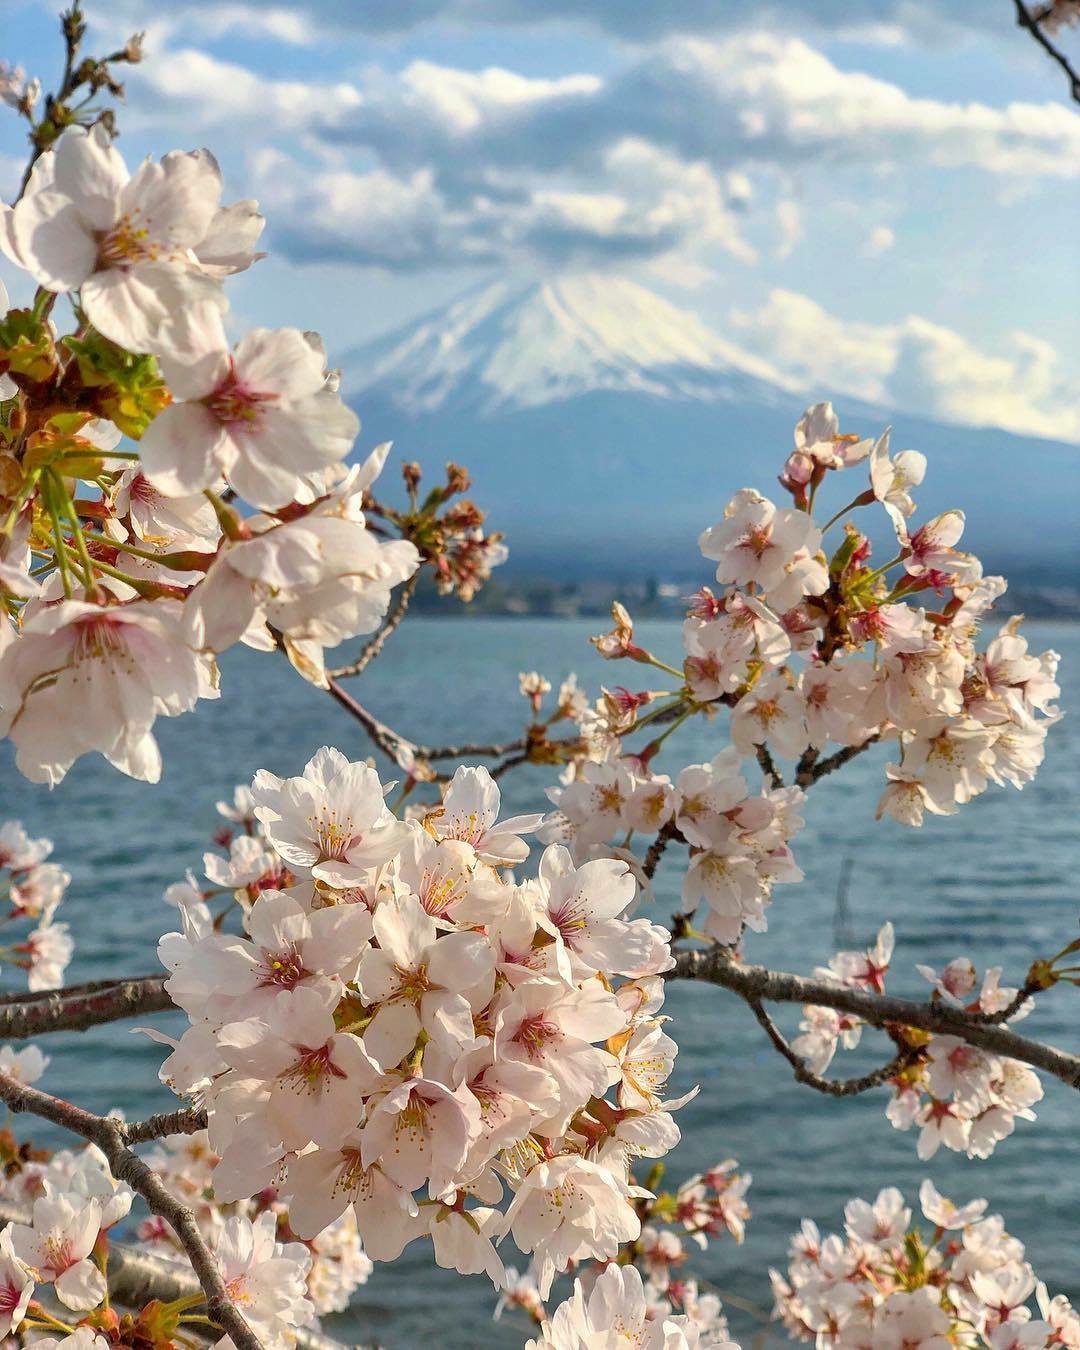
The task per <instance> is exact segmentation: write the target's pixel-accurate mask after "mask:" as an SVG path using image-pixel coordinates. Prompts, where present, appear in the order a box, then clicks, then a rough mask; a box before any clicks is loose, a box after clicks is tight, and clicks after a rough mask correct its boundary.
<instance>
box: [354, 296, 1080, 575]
mask: <svg viewBox="0 0 1080 1350" xmlns="http://www.w3.org/2000/svg"><path fill="white" fill-rule="evenodd" d="M342 365H343V367H344V371H345V377H344V378H345V392H346V395H347V396H348V398H349V401H350V402H351V403H352V405H353V406H354V407H355V409H356V411H357V412H358V413H359V414H360V416H361V419H362V421H363V438H362V441H361V445H362V446H365V447H370V446H371V445H373V444H375V443H377V442H378V441H382V440H393V441H395V443H396V446H395V449H396V453H398V454H400V455H401V456H402V457H403V458H405V459H410V460H413V459H415V460H418V461H419V462H420V463H421V464H422V465H423V466H424V469H425V472H430V473H432V474H434V475H438V476H441V474H442V472H443V466H444V465H445V464H446V462H447V460H451V459H452V460H454V461H455V462H456V463H459V464H464V465H466V466H467V467H468V468H469V470H470V472H471V473H472V476H473V481H474V483H475V484H476V488H475V495H476V499H477V501H479V502H481V503H482V504H483V505H484V506H485V507H489V508H490V509H491V512H492V522H493V525H494V526H495V527H496V528H500V529H504V530H506V531H507V534H508V536H509V539H510V542H511V559H512V566H515V567H522V568H524V569H525V570H528V569H529V568H532V569H534V570H535V571H538V572H539V571H543V572H545V573H549V574H551V573H553V572H557V571H559V570H560V569H561V570H562V572H564V573H565V574H566V575H570V576H575V577H577V576H580V575H584V574H586V573H587V572H589V571H592V572H594V573H596V574H606V575H609V576H610V575H615V574H616V572H620V573H626V574H630V573H637V574H640V573H641V570H642V569H646V568H651V569H653V570H654V571H655V572H656V573H670V572H671V571H672V570H673V568H675V567H676V565H677V560H680V559H681V560H682V562H683V565H687V566H690V565H692V564H693V561H694V559H695V558H696V557H697V550H696V548H695V546H694V540H696V538H697V536H698V534H699V533H700V531H701V530H702V529H703V528H704V527H705V526H706V525H710V524H712V523H713V521H714V520H716V519H717V518H718V517H719V515H720V513H721V512H722V510H723V505H724V503H725V501H726V500H727V499H728V497H730V495H731V494H732V493H733V492H734V491H736V490H737V489H738V488H740V487H744V486H751V487H756V488H758V489H759V490H760V491H763V492H765V493H767V494H778V493H779V492H780V489H779V488H778V487H777V484H776V475H777V473H778V472H779V470H780V467H781V466H782V464H783V462H784V459H785V458H786V456H787V454H788V452H789V451H790V449H791V445H792V428H793V427H794V425H795V422H796V420H797V419H798V417H799V415H800V413H801V412H802V410H803V409H804V408H805V407H806V405H807V403H808V402H811V401H814V400H816V399H821V398H830V397H832V398H833V402H834V403H835V405H836V408H837V411H838V412H839V414H840V417H841V424H842V426H843V427H844V428H845V429H846V430H850V431H855V432H858V433H859V434H860V435H864V436H865V435H877V434H879V433H880V431H881V430H882V428H883V427H885V426H887V425H889V424H890V423H891V424H892V427H893V442H892V443H893V445H894V446H895V447H896V448H897V449H904V448H907V447H911V448H913V449H918V450H921V451H923V452H925V453H926V454H927V456H928V457H929V461H930V467H929V471H928V473H927V478H926V482H925V483H924V484H923V485H922V487H921V488H920V489H919V492H918V493H917V498H918V501H919V506H920V513H921V518H923V519H925V518H926V517H927V516H928V515H932V514H934V513H936V512H938V511H943V510H946V509H948V508H950V507H956V506H962V507H964V508H965V510H966V511H967V530H966V532H965V544H966V545H967V546H969V547H971V548H973V549H975V550H976V551H978V552H981V553H982V554H983V556H984V559H985V561H986V562H987V564H988V567H989V568H990V570H994V569H1007V568H1009V567H1012V566H1015V565H1016V563H1017V562H1018V561H1019V562H1021V563H1026V561H1028V560H1031V559H1039V560H1041V561H1042V562H1044V563H1047V564H1051V563H1052V565H1053V566H1055V567H1064V568H1065V570H1066V572H1067V573H1068V575H1069V576H1070V577H1075V576H1076V574H1077V566H1078V561H1080V559H1078V552H1080V550H1078V547H1077V543H1076V537H1077V536H1076V529H1075V519H1074V516H1075V507H1074V505H1073V501H1072V498H1071V496H1070V495H1069V494H1068V493H1058V494H1050V495H1049V496H1048V494H1047V492H1046V485H1047V484H1048V483H1055V482H1069V481H1072V479H1073V478H1074V477H1075V469H1076V463H1077V448H1076V446H1074V445H1063V444H1060V443H1059V442H1055V441H1047V440H1038V439H1036V438H1033V437H1020V436H1015V435H1012V434H1010V433H1009V432H1005V431H999V430H996V429H994V428H985V427H984V428H973V427H962V426H957V425H955V424H948V425H946V424H943V423H941V422H937V421H935V420H933V419H931V418H927V417H922V416H919V415H917V414H912V413H910V412H905V411H901V410H888V409H884V408H878V407H872V406H869V405H867V404H865V403H861V402H860V401H859V400H857V399H854V398H850V397H846V396H843V395H837V394H835V392H834V391H830V390H827V389H815V390H813V391H806V390H799V389H794V388H792V387H790V386H789V385H786V384H785V382H784V381H783V379H782V378H781V377H780V376H779V375H778V374H777V372H776V371H774V370H773V369H772V368H771V367H770V366H769V365H768V364H767V363H766V362H764V361H762V360H760V359H758V358H756V357H754V356H752V355H751V354H749V353H747V352H745V351H743V350H741V349H740V348H739V347H737V346H735V345H734V344H733V343H730V342H728V341H726V340H725V339H724V338H722V337H721V336H720V335H719V334H718V333H716V332H715V331H714V330H713V329H711V328H710V327H709V326H708V325H707V324H705V323H704V322H702V320H701V319H700V318H698V317H697V316H696V315H695V314H692V313H689V312H687V311H685V310H682V309H679V308H678V307H677V306H675V305H672V304H670V303H669V302H668V301H667V300H664V299H663V298H661V297H660V296H658V295H655V294H653V293H652V292H651V291H648V290H646V289H645V288H644V287H642V286H638V285H635V284H634V283H633V282H630V281H625V280H621V279H618V278H613V277H611V276H607V275H604V276H575V277H568V278H560V279H558V280H553V281H549V282H544V283H541V284H537V285H520V284H513V283H510V282H503V281H499V282H494V283H490V284H487V285H483V286H480V287H477V288H475V289H474V290H472V291H470V292H468V293H467V294H465V295H464V296H461V297H460V298H458V299H457V300H454V301H452V302H451V303H450V304H448V305H446V306H444V307H443V308H442V309H439V310H437V311H435V312H433V313H431V314H428V315H426V316H424V317H422V318H420V319H418V320H416V321H414V322H413V323H412V324H410V325H409V326H407V327H405V328H403V329H400V330H399V331H397V332H394V333H390V334H388V335H386V336H384V337H381V338H378V339H376V340H375V341H374V342H371V343H369V344H368V345H367V346H365V347H361V348H359V349H357V350H355V351H353V352H351V353H349V354H347V355H346V356H345V358H344V359H343V361H342ZM856 472H857V473H858V474H859V475H860V476H861V474H862V473H863V472H864V470H861V469H860V470H858V471H856ZM844 478H845V479H847V475H844ZM837 493H839V494H841V495H840V497H839V498H837V500H835V501H832V498H833V497H835V496H836V494H837ZM851 495H852V494H851V489H850V483H849V482H847V481H845V482H843V483H833V482H830V483H828V484H827V485H826V491H825V498H826V499H827V501H828V502H829V503H831V505H830V509H834V508H837V507H840V506H841V505H842V504H843V500H844V499H845V496H846V497H850V496H851ZM598 501H602V502H603V507H604V509H603V510H602V511H597V510H596V503H597V502H598ZM864 528H869V529H870V530H871V532H872V534H874V542H875V546H876V547H877V546H880V547H881V548H890V549H891V548H893V547H895V544H894V541H893V539H892V532H891V528H890V527H889V525H888V521H887V519H886V518H885V516H884V513H880V518H879V519H878V520H877V526H876V527H875V526H874V524H873V520H872V519H871V520H870V521H869V524H868V525H866V526H864ZM875 530H876V533H875ZM702 579H706V577H705V576H704V574H703V578H702Z"/></svg>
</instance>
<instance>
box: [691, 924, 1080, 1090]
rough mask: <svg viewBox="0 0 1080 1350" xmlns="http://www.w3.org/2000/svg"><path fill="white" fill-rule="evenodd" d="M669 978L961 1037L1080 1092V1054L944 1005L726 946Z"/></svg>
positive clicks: (698, 954)
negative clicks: (838, 980) (750, 961)
mask: <svg viewBox="0 0 1080 1350" xmlns="http://www.w3.org/2000/svg"><path fill="white" fill-rule="evenodd" d="M665 978H666V979H684V980H705V981H707V982H708V983H710V984H718V985H721V986H722V987H723V988H725V989H730V990H732V991H733V992H734V993H736V994H738V995H739V996H740V997H741V998H743V999H745V1000H746V1002H747V1003H751V1004H752V1003H753V1001H754V1000H757V1001H758V1002H762V1003H803V1004H813V1005H816V1006H817V1007H822V1008H835V1009H836V1010H837V1011H838V1012H847V1013H852V1014H854V1015H855V1016H856V1017H861V1018H862V1019H863V1021H864V1022H869V1023H870V1024H871V1025H872V1026H876V1027H889V1026H892V1025H895V1026H903V1027H917V1028H918V1029H919V1030H921V1031H933V1032H936V1033H938V1034H939V1035H944V1036H958V1037H959V1038H960V1039H961V1040H963V1041H966V1042H967V1043H968V1044H969V1045H974V1046H977V1047H978V1048H979V1049H981V1050H989V1051H990V1053H991V1054H995V1055H1005V1056H1006V1057H1007V1058H1009V1059H1017V1060H1020V1061H1021V1062H1022V1063H1024V1064H1029V1065H1030V1066H1031V1067H1032V1068H1033V1069H1041V1070H1042V1071H1043V1072H1044V1073H1048V1074H1051V1075H1052V1076H1053V1077H1054V1078H1058V1079H1060V1080H1061V1082H1063V1083H1065V1084H1067V1085H1068V1086H1069V1087H1071V1088H1078V1089H1080V1056H1077V1055H1074V1054H1070V1053H1069V1052H1068V1051H1065V1050H1058V1049H1057V1048H1056V1047H1054V1046H1052V1045H1045V1044H1043V1043H1042V1042H1041V1041H1033V1040H1029V1039H1028V1038H1027V1037H1026V1036H1020V1035H1018V1034H1017V1033H1016V1032H1015V1031H1010V1030H1009V1029H1008V1028H1007V1027H1003V1026H998V1025H996V1024H994V1023H992V1022H988V1021H986V1020H985V1019H982V1018H979V1017H977V1016H974V1015H972V1014H970V1013H965V1012H963V1011H961V1010H960V1009H956V1008H948V1007H946V1006H945V1005H944V1004H941V1003H937V1004H934V1003H915V1002H912V1001H910V1000H908V999H901V998H892V997H889V996H887V995H884V994H871V993H867V992H866V991H865V990H862V989H852V988H850V987H848V986H847V985H839V984H830V983H828V982H827V981H825V980H814V979H808V978H806V976H803V975H793V974H790V973H788V972H786V971H776V970H768V969H767V968H766V967H764V966H752V965H747V964H745V963H744V962H742V961H737V960H736V959H735V958H734V957H733V956H732V955H731V954H730V952H729V951H728V950H727V949H726V948H724V947H720V946H714V947H709V948H704V949H702V948H699V949H696V950H693V951H681V952H678V953H677V954H676V957H675V968H674V969H673V970H670V971H668V972H667V973H666V975H665Z"/></svg>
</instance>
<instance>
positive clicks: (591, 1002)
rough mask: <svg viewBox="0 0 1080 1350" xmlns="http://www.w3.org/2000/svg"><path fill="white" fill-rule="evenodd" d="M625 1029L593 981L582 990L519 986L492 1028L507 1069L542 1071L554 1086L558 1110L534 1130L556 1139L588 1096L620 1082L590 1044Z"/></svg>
mask: <svg viewBox="0 0 1080 1350" xmlns="http://www.w3.org/2000/svg"><path fill="white" fill-rule="evenodd" d="M625 1027H626V1015H625V1013H624V1012H623V1010H622V1009H621V1008H620V1007H619V1004H618V1002H617V1001H616V999H615V998H614V996H613V995H612V994H610V993H608V991H607V990H606V989H604V988H603V987H602V985H601V984H600V983H599V981H597V980H589V981H587V982H586V984H585V986H584V987H583V988H581V989H577V988H571V989H567V988H566V987H565V986H563V985H561V984H559V983H556V982H554V981H547V980H534V981H531V982H529V983H528V984H523V985H521V986H519V987H518V988H517V989H516V990H515V991H514V993H513V995H512V996H511V997H510V999H509V1000H508V1001H507V1003H506V1004H505V1005H504V1006H503V1008H502V1011H501V1012H500V1013H499V1017H498V1021H497V1023H496V1027H495V1054H496V1057H497V1058H498V1059H500V1060H506V1061H508V1062H511V1063H520V1064H532V1065H535V1066H536V1067H538V1068H541V1069H544V1070H546V1071H547V1072H548V1073H549V1074H550V1075H551V1076H552V1078H554V1080H555V1082H556V1084H557V1085H558V1090H559V1098H558V1107H557V1108H556V1109H553V1110H552V1112H551V1115H550V1117H549V1118H548V1119H546V1120H544V1121H538V1122H537V1123H536V1127H537V1129H542V1130H543V1131H544V1132H545V1133H549V1134H552V1135H559V1134H562V1133H563V1132H564V1130H565V1129H566V1126H567V1124H568V1123H569V1120H570V1117H571V1116H572V1115H573V1113H574V1112H575V1111H576V1110H577V1109H578V1108H579V1107H580V1106H582V1105H583V1104H584V1103H585V1102H587V1101H588V1099H589V1098H590V1097H592V1096H597V1097H601V1096H603V1095H604V1093H605V1092H606V1091H607V1089H608V1088H609V1087H612V1086H613V1085H614V1084H615V1083H617V1082H618V1081H619V1078H620V1073H619V1066H618V1063H617V1061H616V1060H615V1058H614V1056H612V1055H611V1054H610V1053H609V1052H608V1051H607V1050H601V1049H599V1048H597V1046H596V1044H595V1042H597V1041H603V1040H607V1038H608V1037H609V1036H614V1035H616V1034H618V1033H619V1032H620V1031H623V1030H624V1029H625Z"/></svg>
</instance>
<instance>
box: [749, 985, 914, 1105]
mask: <svg viewBox="0 0 1080 1350" xmlns="http://www.w3.org/2000/svg"><path fill="white" fill-rule="evenodd" d="M746 1001H747V1003H748V1004H749V1005H750V1010H751V1012H752V1013H753V1014H754V1016H755V1017H756V1018H757V1020H758V1021H759V1022H760V1023H761V1025H762V1026H763V1027H764V1029H765V1034H766V1035H767V1036H768V1038H769V1040H770V1041H772V1043H773V1045H774V1046H775V1047H776V1048H777V1050H779V1052H780V1053H781V1054H782V1055H783V1056H784V1058H785V1059H786V1060H787V1062H788V1063H789V1064H790V1065H791V1067H792V1069H793V1070H794V1072H795V1078H796V1080H797V1081H798V1082H800V1083H805V1084H806V1086H807V1087H812V1088H813V1089H814V1090H815V1091H816V1092H823V1093H825V1095H826V1096H829V1097H854V1096H856V1095H857V1094H858V1093H860V1092H868V1091H869V1090H870V1089H871V1088H875V1087H880V1086H881V1084H882V1083H887V1082H888V1081H889V1079H890V1078H894V1077H895V1076H896V1075H897V1074H898V1073H901V1072H902V1071H903V1070H904V1069H906V1068H907V1067H908V1065H909V1064H911V1063H913V1062H914V1061H915V1060H916V1059H917V1058H918V1056H919V1053H920V1052H919V1051H918V1050H917V1049H915V1048H913V1047H910V1046H907V1047H905V1048H904V1049H902V1050H899V1051H898V1052H897V1053H896V1054H895V1055H894V1056H893V1057H892V1059H890V1060H889V1062H888V1063H887V1064H882V1065H881V1066H880V1067H879V1068H877V1069H873V1070H872V1071H871V1072H870V1073H865V1074H863V1075H862V1076H861V1077H859V1078H823V1077H822V1076H821V1074H819V1073H815V1072H814V1071H813V1069H810V1068H808V1067H807V1064H806V1061H805V1060H804V1059H802V1058H801V1057H800V1056H799V1055H797V1054H796V1053H795V1051H794V1050H793V1049H792V1048H791V1046H790V1045H789V1044H788V1042H787V1040H786V1039H785V1037H784V1035H783V1033H782V1032H781V1030H780V1028H779V1027H778V1026H777V1025H776V1023H775V1022H774V1021H773V1020H772V1018H771V1017H770V1016H769V1014H768V1013H767V1012H766V1011H765V1009H764V1007H763V1006H762V1003H761V1000H760V999H757V998H748V999H747V1000H746Z"/></svg>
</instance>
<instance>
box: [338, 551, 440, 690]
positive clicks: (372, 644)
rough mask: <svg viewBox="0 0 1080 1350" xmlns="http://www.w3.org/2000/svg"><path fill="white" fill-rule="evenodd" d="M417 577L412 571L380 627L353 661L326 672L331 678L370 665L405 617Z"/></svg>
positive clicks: (350, 674) (339, 676)
mask: <svg viewBox="0 0 1080 1350" xmlns="http://www.w3.org/2000/svg"><path fill="white" fill-rule="evenodd" d="M419 579H420V573H419V572H414V573H413V575H412V576H411V577H410V578H409V579H408V581H406V582H405V584H404V585H403V586H402V587H401V589H400V590H399V591H398V593H397V598H396V599H395V601H394V604H393V606H392V607H391V609H390V611H389V613H388V614H387V615H386V618H385V619H383V622H382V627H381V628H380V629H379V631H378V632H377V633H376V634H375V636H374V637H373V638H372V639H371V640H370V641H369V642H368V643H367V644H366V645H365V646H364V647H363V648H362V649H361V651H360V655H359V656H358V657H357V658H356V660H355V661H351V662H349V664H348V665H344V666H338V667H337V668H336V669H335V670H331V671H329V672H328V673H329V675H330V676H331V678H332V679H335V680H344V679H348V678H350V677H351V676H353V675H359V674H360V672H361V671H363V670H366V669H367V668H368V666H370V665H371V663H372V661H374V660H375V658H376V657H377V656H378V654H379V653H380V652H381V651H382V649H383V647H384V646H385V645H386V640H387V638H388V637H389V636H390V634H391V633H392V632H393V631H394V630H395V629H396V628H397V626H398V624H400V623H401V621H402V619H403V618H404V617H405V614H406V611H407V610H408V608H409V601H410V600H411V599H412V598H413V592H414V591H415V590H416V583H417V581H418V580H419Z"/></svg>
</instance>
